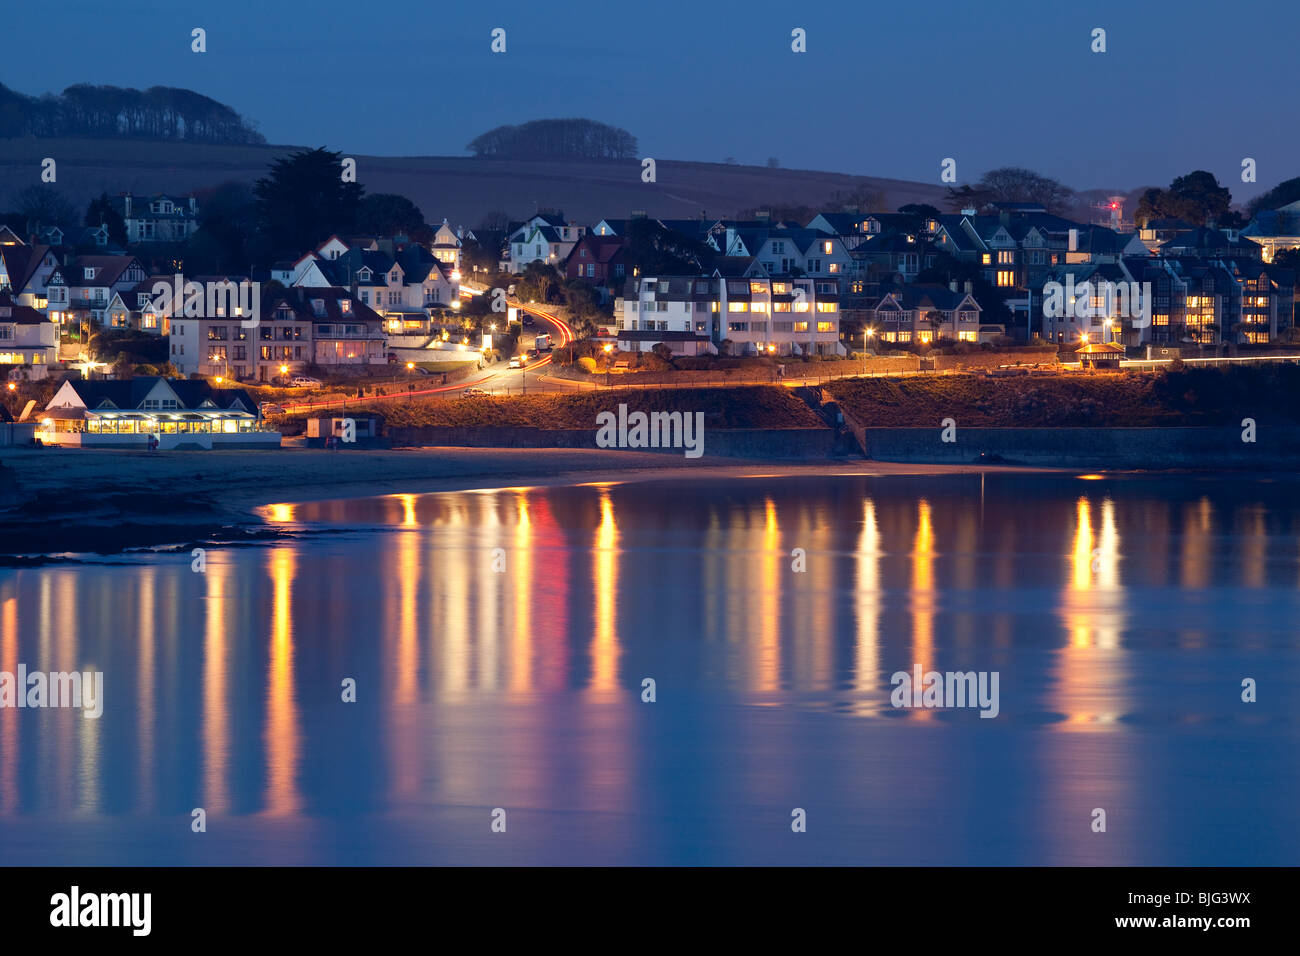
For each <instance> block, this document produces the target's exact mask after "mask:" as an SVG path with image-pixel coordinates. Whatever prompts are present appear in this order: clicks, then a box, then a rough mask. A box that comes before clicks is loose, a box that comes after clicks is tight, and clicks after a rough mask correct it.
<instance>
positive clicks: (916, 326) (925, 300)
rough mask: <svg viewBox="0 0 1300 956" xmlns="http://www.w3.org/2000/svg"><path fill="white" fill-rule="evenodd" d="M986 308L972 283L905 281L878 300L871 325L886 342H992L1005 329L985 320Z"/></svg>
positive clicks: (871, 318) (878, 336) (879, 337)
mask: <svg viewBox="0 0 1300 956" xmlns="http://www.w3.org/2000/svg"><path fill="white" fill-rule="evenodd" d="M983 311H984V310H983V309H982V308H980V304H979V303H978V302H976V301H975V298H974V296H972V295H971V290H970V284H969V283H967V284H966V286H965V287H964V288H961V289H959V288H958V287H957V283H956V282H953V283H952V284H951V285H949V286H941V285H917V284H913V285H906V286H903V287H901V288H898V289H894V290H892V291H889V292H887V293H886V294H885V295H884V296H883V297H882V298H881V299H880V301H879V302H877V303H876V305H875V308H874V309H873V310H872V312H871V316H870V325H869V326H868V328H870V329H874V331H875V337H876V339H877V340H879V341H880V342H884V343H895V344H897V343H906V342H920V343H932V342H935V341H938V340H939V339H940V338H944V339H947V340H949V341H954V342H991V341H992V340H993V339H995V338H997V337H998V336H1000V335H1003V334H1005V332H1006V329H1005V327H1003V326H1002V325H995V324H989V325H984V324H982V323H981V321H980V317H981V313H982V312H983ZM855 344H856V343H855ZM865 345H866V346H868V347H869V346H870V345H871V343H870V342H869V341H868V342H865Z"/></svg>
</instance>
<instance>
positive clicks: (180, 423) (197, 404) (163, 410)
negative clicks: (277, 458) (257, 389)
mask: <svg viewBox="0 0 1300 956" xmlns="http://www.w3.org/2000/svg"><path fill="white" fill-rule="evenodd" d="M152 439H157V442H158V447H159V448H162V449H170V448H279V447H280V433H279V432H277V431H273V430H271V429H269V428H267V427H266V426H265V425H264V424H263V423H262V420H261V415H260V413H259V410H258V406H257V403H256V402H254V401H253V400H252V399H251V398H250V397H249V395H248V393H247V392H245V391H244V390H243V389H242V388H213V387H212V386H211V385H209V384H208V383H207V382H205V381H201V380H192V381H191V380H187V379H166V378H159V377H156V376H150V377H142V378H132V379H127V380H125V381H86V380H84V379H69V380H67V381H65V382H64V383H63V384H62V385H61V386H60V387H59V390H58V391H57V392H55V393H54V397H53V398H52V399H50V402H49V404H48V405H46V406H45V411H44V412H42V413H41V414H40V425H39V426H38V428H37V430H36V440H37V441H39V442H42V443H44V444H46V445H71V446H76V447H81V448H147V447H149V445H150V444H151V440H152Z"/></svg>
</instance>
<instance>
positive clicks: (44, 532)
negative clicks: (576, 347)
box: [0, 447, 990, 564]
mask: <svg viewBox="0 0 1300 956" xmlns="http://www.w3.org/2000/svg"><path fill="white" fill-rule="evenodd" d="M981 470H984V471H987V470H990V468H989V466H977V465H925V464H921V465H918V464H893V463H886V462H870V461H865V460H861V459H844V460H840V461H816V462H810V463H795V464H791V463H788V462H783V463H780V464H774V463H771V462H763V461H749V460H743V459H735V458H710V457H709V456H707V455H706V456H705V457H704V458H701V459H698V460H695V461H691V462H685V461H684V460H683V459H682V458H680V457H677V456H670V455H665V454H660V453H654V452H635V451H616V450H596V449H590V450H588V449H516V448H406V449H393V450H349V451H325V450H323V449H309V448H302V447H288V448H283V449H280V450H278V451H254V450H229V451H205V452H153V453H150V452H146V451H105V450H90V449H66V448H65V449H40V448H37V449H8V450H6V451H5V452H4V453H3V454H0V508H3V511H0V514H2V515H3V528H0V555H9V556H13V555H38V554H55V553H68V552H73V553H76V552H94V553H100V554H111V553H117V552H120V551H123V550H127V549H130V548H139V547H148V546H152V545H160V544H169V543H177V544H179V543H186V542H191V541H196V540H200V539H206V538H210V537H213V536H221V537H229V536H232V535H233V536H236V537H241V536H242V537H248V536H258V535H264V534H274V533H275V532H274V531H272V530H270V529H267V528H266V527H265V526H264V523H263V522H262V520H261V518H260V517H259V516H258V515H257V514H256V513H255V509H257V508H258V506H261V505H268V504H280V503H290V502H302V501H319V500H326V499H331V498H352V497H364V496H371V495H387V494H399V493H408V494H410V493H425V492H434V491H454V490H464V489H472V488H505V487H515V486H519V485H554V484H574V483H579V482H590V481H645V480H654V479H659V478H681V477H685V476H695V477H717V476H722V475H733V476H736V477H744V476H754V477H759V476H763V477H777V476H784V475H807V474H850V475H862V474H869V475H907V474H918V475H919V474H925V475H934V474H949V473H951V474H964V473H972V472H978V471H981ZM7 563H10V564H12V563H27V562H26V561H25V560H23V559H19V560H18V561H14V560H10V561H8V562H7Z"/></svg>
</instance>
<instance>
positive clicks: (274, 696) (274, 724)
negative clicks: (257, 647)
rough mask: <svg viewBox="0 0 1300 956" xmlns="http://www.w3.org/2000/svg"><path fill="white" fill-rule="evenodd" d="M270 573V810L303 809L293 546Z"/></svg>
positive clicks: (273, 558) (277, 556)
mask: <svg viewBox="0 0 1300 956" xmlns="http://www.w3.org/2000/svg"><path fill="white" fill-rule="evenodd" d="M269 563H270V572H271V660H270V675H269V678H270V679H269V683H268V686H267V692H266V713H267V719H266V733H265V741H266V760H267V768H266V769H267V774H266V776H267V782H266V801H265V803H266V812H267V813H268V814H272V815H279V814H291V813H295V812H297V810H298V809H299V797H298V776H297V775H298V733H299V731H298V708H297V702H296V701H295V698H294V680H293V576H294V571H295V569H296V567H295V566H296V560H295V555H294V552H293V550H292V549H291V548H274V549H273V550H272V551H271V554H270V560H269Z"/></svg>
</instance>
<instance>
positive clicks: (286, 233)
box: [253, 147, 364, 255]
mask: <svg viewBox="0 0 1300 956" xmlns="http://www.w3.org/2000/svg"><path fill="white" fill-rule="evenodd" d="M253 193H254V195H255V196H256V197H257V208H258V218H259V222H260V225H261V228H262V232H263V234H264V235H265V236H266V238H267V240H268V241H269V243H270V247H271V249H272V250H273V252H274V253H275V254H276V255H297V254H299V253H302V252H305V251H306V250H308V249H310V248H312V247H314V246H316V245H318V244H319V243H321V242H323V241H324V240H326V239H328V238H329V237H330V235H331V234H334V233H351V232H354V231H355V230H356V226H357V211H358V207H359V205H360V203H361V197H362V195H363V194H364V190H363V189H362V187H361V185H360V184H359V183H345V182H344V181H343V154H342V153H333V152H330V151H329V150H327V149H325V148H324V147H320V148H317V149H312V150H300V151H298V152H295V153H291V154H289V155H288V156H285V157H282V158H280V159H277V160H276V161H275V162H273V163H272V164H271V172H270V175H268V176H266V177H265V178H263V179H259V180H258V181H257V184H256V185H255V186H254V187H253Z"/></svg>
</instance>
